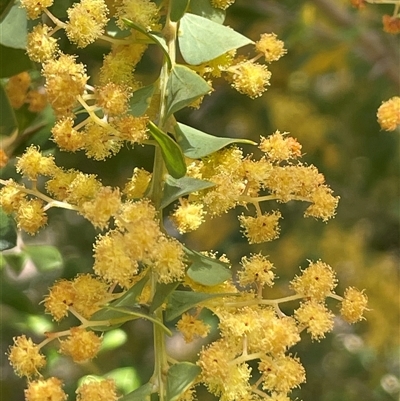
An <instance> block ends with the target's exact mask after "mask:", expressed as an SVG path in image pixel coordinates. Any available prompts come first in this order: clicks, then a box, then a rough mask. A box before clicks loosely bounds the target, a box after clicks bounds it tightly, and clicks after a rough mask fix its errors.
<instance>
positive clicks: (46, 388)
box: [25, 377, 68, 401]
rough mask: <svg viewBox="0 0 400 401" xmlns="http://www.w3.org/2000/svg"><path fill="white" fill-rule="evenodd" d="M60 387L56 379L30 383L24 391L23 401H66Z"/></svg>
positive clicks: (60, 383) (60, 384)
mask: <svg viewBox="0 0 400 401" xmlns="http://www.w3.org/2000/svg"><path fill="white" fill-rule="evenodd" d="M62 386H63V383H62V381H61V380H60V379H57V378H56V377H50V378H49V379H47V380H44V379H43V380H36V381H31V382H29V384H28V388H27V389H26V390H25V401H43V400H51V401H66V400H67V398H68V396H67V394H65V392H64V390H63V389H62Z"/></svg>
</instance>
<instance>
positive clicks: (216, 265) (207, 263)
mask: <svg viewBox="0 0 400 401" xmlns="http://www.w3.org/2000/svg"><path fill="white" fill-rule="evenodd" d="M185 253H186V255H187V256H188V258H189V259H190V260H191V261H192V264H191V265H190V267H189V269H188V270H187V272H186V274H187V275H188V276H189V277H190V278H191V279H192V280H193V281H195V282H196V283H198V284H201V285H206V286H213V285H218V284H222V283H223V282H224V281H226V280H228V279H230V278H231V277H232V272H231V270H230V269H229V265H228V264H226V263H223V262H221V261H220V260H218V259H213V258H209V257H208V256H205V255H202V254H201V253H199V252H196V251H193V250H191V249H188V248H185Z"/></svg>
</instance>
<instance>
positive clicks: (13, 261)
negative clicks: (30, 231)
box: [3, 251, 29, 274]
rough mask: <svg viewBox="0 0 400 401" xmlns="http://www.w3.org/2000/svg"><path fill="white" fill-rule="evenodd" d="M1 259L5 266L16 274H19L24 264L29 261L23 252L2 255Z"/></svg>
mask: <svg viewBox="0 0 400 401" xmlns="http://www.w3.org/2000/svg"><path fill="white" fill-rule="evenodd" d="M10 252H12V251H10ZM3 258H4V260H5V261H6V263H7V265H8V266H9V267H10V268H11V269H12V270H14V273H16V274H19V273H21V271H22V269H23V268H24V266H25V263H26V262H27V260H28V259H29V258H28V256H27V254H26V253H25V252H15V253H4V254H3Z"/></svg>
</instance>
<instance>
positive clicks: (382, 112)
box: [377, 96, 400, 131]
mask: <svg viewBox="0 0 400 401" xmlns="http://www.w3.org/2000/svg"><path fill="white" fill-rule="evenodd" d="M377 117H378V123H379V125H380V126H381V128H382V129H383V130H385V131H394V130H395V129H396V127H398V126H399V125H400V97H399V96H394V97H392V98H391V99H389V100H387V101H386V102H383V103H382V104H381V105H380V107H379V109H378V112H377Z"/></svg>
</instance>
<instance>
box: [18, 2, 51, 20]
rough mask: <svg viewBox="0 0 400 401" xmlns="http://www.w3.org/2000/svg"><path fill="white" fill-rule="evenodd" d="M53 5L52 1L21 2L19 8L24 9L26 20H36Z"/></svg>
mask: <svg viewBox="0 0 400 401" xmlns="http://www.w3.org/2000/svg"><path fill="white" fill-rule="evenodd" d="M52 5H53V0H41V1H38V0H21V7H22V8H25V10H26V13H27V15H28V18H30V19H36V18H38V17H39V16H40V15H41V14H42V12H43V10H44V9H45V8H48V7H50V6H52Z"/></svg>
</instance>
